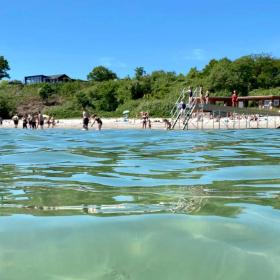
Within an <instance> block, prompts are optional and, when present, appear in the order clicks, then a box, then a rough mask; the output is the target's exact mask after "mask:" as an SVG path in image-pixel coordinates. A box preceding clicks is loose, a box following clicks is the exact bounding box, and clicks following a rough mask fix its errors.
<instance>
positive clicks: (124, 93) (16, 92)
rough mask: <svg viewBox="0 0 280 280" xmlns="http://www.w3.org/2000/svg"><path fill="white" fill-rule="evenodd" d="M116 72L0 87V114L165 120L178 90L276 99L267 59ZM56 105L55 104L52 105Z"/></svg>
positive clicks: (275, 64)
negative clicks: (85, 113) (143, 115)
mask: <svg viewBox="0 0 280 280" xmlns="http://www.w3.org/2000/svg"><path fill="white" fill-rule="evenodd" d="M116 78H117V76H116V74H115V73H113V72H112V71H110V70H109V69H107V68H105V67H103V66H99V67H96V68H94V69H93V71H92V72H91V73H90V74H89V79H90V81H73V82H67V83H58V84H51V85H50V84H44V85H42V84H33V85H21V84H17V83H16V84H9V83H8V82H7V81H1V82H0V98H1V104H0V110H1V112H2V114H4V115H5V116H7V115H9V116H11V114H12V112H14V111H15V109H16V108H17V110H19V109H20V110H26V113H28V112H29V111H34V110H36V108H37V109H38V108H39V107H40V108H42V111H43V112H44V113H47V114H53V115H54V116H55V117H56V118H62V117H63V118H65V117H80V115H81V111H82V109H83V108H87V110H89V112H90V113H97V114H98V115H100V116H121V115H122V112H123V111H124V110H130V112H131V116H134V117H136V116H139V112H141V111H148V112H149V113H150V115H151V116H153V117H160V116H162V117H163V116H165V117H168V116H169V113H170V110H171V108H172V106H173V105H174V103H175V101H176V100H177V98H178V95H179V92H180V90H181V89H182V88H186V87H188V86H193V88H196V87H198V86H200V85H202V86H203V87H204V89H205V90H210V92H211V95H222V96H230V94H231V91H232V90H233V89H236V90H237V91H238V93H239V95H245V96H246V95H272V94H273V95H280V60H279V59H277V58H273V57H271V56H268V55H263V54H261V55H250V56H243V57H240V58H238V59H236V60H230V59H228V58H222V59H219V60H216V59H212V60H210V61H209V63H208V64H207V65H205V67H204V68H203V69H201V70H199V69H197V68H191V69H190V70H189V72H188V73H187V74H186V75H183V74H176V73H175V72H166V71H163V70H159V71H154V72H152V73H150V74H147V73H146V72H145V70H144V68H143V67H137V68H136V69H135V76H134V77H133V78H129V77H126V78H124V79H116ZM52 101H55V102H52Z"/></svg>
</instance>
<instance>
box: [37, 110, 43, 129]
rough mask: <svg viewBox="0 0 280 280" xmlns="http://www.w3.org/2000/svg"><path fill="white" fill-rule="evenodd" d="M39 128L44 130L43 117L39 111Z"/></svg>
mask: <svg viewBox="0 0 280 280" xmlns="http://www.w3.org/2000/svg"><path fill="white" fill-rule="evenodd" d="M39 126H40V128H41V129H43V128H44V117H43V115H42V113H41V111H39V113H38V127H39Z"/></svg>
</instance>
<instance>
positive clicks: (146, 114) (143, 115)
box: [140, 112, 150, 129]
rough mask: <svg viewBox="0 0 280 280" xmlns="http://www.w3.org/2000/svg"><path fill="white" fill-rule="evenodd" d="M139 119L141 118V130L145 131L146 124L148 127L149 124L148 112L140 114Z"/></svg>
mask: <svg viewBox="0 0 280 280" xmlns="http://www.w3.org/2000/svg"><path fill="white" fill-rule="evenodd" d="M140 114H141V118H142V128H143V129H146V128H147V123H148V124H149V126H150V122H149V114H148V112H141V113H140Z"/></svg>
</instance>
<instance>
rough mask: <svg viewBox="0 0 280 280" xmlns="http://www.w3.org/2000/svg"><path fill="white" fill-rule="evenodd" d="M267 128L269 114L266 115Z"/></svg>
mask: <svg viewBox="0 0 280 280" xmlns="http://www.w3.org/2000/svg"><path fill="white" fill-rule="evenodd" d="M266 128H268V114H266Z"/></svg>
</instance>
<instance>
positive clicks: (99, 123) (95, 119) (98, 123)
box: [91, 115, 102, 130]
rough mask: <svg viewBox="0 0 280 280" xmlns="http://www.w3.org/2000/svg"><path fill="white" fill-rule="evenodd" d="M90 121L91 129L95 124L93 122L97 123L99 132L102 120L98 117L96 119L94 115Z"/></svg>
mask: <svg viewBox="0 0 280 280" xmlns="http://www.w3.org/2000/svg"><path fill="white" fill-rule="evenodd" d="M92 119H93V123H92V124H91V127H92V126H93V125H94V124H95V122H97V128H98V130H101V127H102V120H101V119H100V118H99V117H97V116H96V115H93V116H92Z"/></svg>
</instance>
